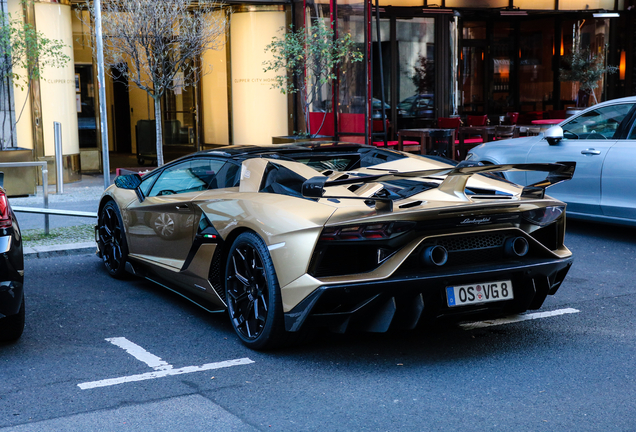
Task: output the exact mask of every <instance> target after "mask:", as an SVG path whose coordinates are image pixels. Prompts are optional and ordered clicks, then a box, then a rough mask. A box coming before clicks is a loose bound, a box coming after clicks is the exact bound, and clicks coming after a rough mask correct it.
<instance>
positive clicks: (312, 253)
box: [96, 143, 574, 349]
mask: <svg viewBox="0 0 636 432" xmlns="http://www.w3.org/2000/svg"><path fill="white" fill-rule="evenodd" d="M511 170H513V171H516V170H531V171H544V172H545V173H546V174H545V175H546V179H545V180H544V181H541V182H538V183H535V184H532V185H529V186H525V187H522V186H518V185H515V184H513V183H510V182H508V181H506V180H503V179H502V178H501V176H500V175H499V176H498V175H495V174H492V173H496V172H506V171H511ZM573 173H574V164H573V163H571V162H561V163H554V164H519V165H487V166H484V165H481V164H478V163H470V162H462V163H459V164H455V163H454V162H452V161H447V160H444V159H441V158H434V157H425V156H416V155H412V154H408V153H401V152H397V151H393V150H387V149H381V148H376V147H369V146H363V145H357V144H344V143H339V144H338V143H322V144H313V145H307V146H298V145H293V146H289V145H286V146H263V147H256V146H230V147H223V148H222V150H215V151H203V152H199V153H195V154H192V155H189V156H186V157H183V158H181V159H178V160H176V161H174V162H172V163H169V164H167V165H164V166H162V167H160V168H157V169H156V170H154V171H151V172H150V173H148V174H146V175H144V176H143V177H141V176H139V175H138V174H129V175H124V176H119V177H117V179H116V180H115V184H114V185H113V186H111V187H109V188H108V189H107V190H106V191H105V192H104V195H103V197H102V199H101V202H100V205H99V219H98V224H97V226H96V240H97V244H98V255H99V256H101V258H102V259H103V262H104V265H105V267H106V269H107V271H108V272H109V273H110V274H111V275H112V276H114V277H120V276H122V275H124V274H125V273H126V272H130V273H133V274H135V275H138V276H141V277H144V278H147V279H149V280H151V281H154V282H157V283H159V284H161V285H162V286H164V287H166V288H168V289H171V290H173V291H175V292H178V293H179V294H181V295H182V296H185V297H187V298H189V299H190V300H192V301H193V302H195V303H197V304H199V305H200V306H202V307H204V308H206V309H207V310H209V311H223V310H227V311H228V314H229V317H230V320H231V322H232V325H233V327H234V329H235V330H236V334H237V335H238V337H239V338H240V339H241V341H242V342H243V343H244V344H245V345H247V346H249V347H251V348H254V349H266V348H272V347H275V346H279V345H281V344H284V343H288V342H289V341H290V340H291V339H293V338H294V335H295V334H298V332H299V331H300V330H302V329H304V328H305V327H306V326H320V327H327V328H330V329H332V330H334V331H338V332H344V331H348V330H366V331H372V332H383V331H387V330H388V329H389V328H405V329H411V328H414V327H415V326H417V325H418V323H420V322H424V321H428V320H431V319H438V318H440V319H446V318H448V319H452V320H467V319H483V318H492V317H494V316H498V315H502V314H508V313H519V312H523V311H526V310H528V309H538V308H539V307H541V305H542V303H543V301H544V300H545V298H546V296H547V295H548V294H554V293H555V292H556V291H557V289H558V288H559V286H560V285H561V283H562V281H563V279H564V277H565V275H566V273H567V272H568V270H569V268H570V266H571V265H572V254H571V252H570V251H569V250H568V249H567V248H566V247H565V246H564V244H563V239H564V231H565V205H564V204H563V203H562V202H560V201H557V200H554V199H552V198H550V197H549V196H547V195H545V189H546V187H548V186H551V185H552V184H556V183H559V182H561V181H566V180H569V179H570V178H571V177H572V175H573Z"/></svg>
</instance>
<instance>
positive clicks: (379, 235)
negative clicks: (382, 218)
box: [319, 222, 415, 241]
mask: <svg viewBox="0 0 636 432" xmlns="http://www.w3.org/2000/svg"><path fill="white" fill-rule="evenodd" d="M414 226H415V222H383V223H374V224H360V225H349V226H342V227H326V228H324V229H323V230H322V233H321V234H320V239H319V240H321V241H335V240H381V239H389V238H392V237H395V236H397V235H399V234H402V233H404V232H406V231H408V230H410V229H411V228H413V227H414Z"/></svg>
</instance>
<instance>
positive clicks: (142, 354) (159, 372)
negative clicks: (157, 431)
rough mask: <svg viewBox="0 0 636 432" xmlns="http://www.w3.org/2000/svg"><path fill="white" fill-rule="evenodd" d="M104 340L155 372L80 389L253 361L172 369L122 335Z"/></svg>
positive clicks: (242, 359) (106, 380)
mask: <svg viewBox="0 0 636 432" xmlns="http://www.w3.org/2000/svg"><path fill="white" fill-rule="evenodd" d="M106 340H107V341H108V342H110V343H112V344H113V345H116V346H118V347H120V348H122V349H124V350H125V351H126V352H127V353H128V354H130V355H132V356H133V357H135V358H136V359H137V360H140V361H142V362H144V363H146V364H147V365H148V366H150V367H151V368H153V369H154V370H155V372H147V373H143V374H137V375H129V376H125V377H119V378H108V379H103V380H99V381H91V382H85V383H82V384H78V385H77V386H78V387H79V388H81V389H82V390H87V389H92V388H97V387H108V386H113V385H117V384H123V383H127V382H134V381H145V380H149V379H155V378H163V377H167V376H171V375H182V374H187V373H192V372H202V371H207V370H212V369H221V368H226V367H231V366H241V365H248V364H251V363H254V361H252V360H250V359H249V358H247V357H245V358H240V359H236V360H226V361H222V362H216V363H206V364H204V365H202V366H186V367H182V368H179V369H174V368H173V367H172V365H171V364H168V363H167V362H165V361H163V360H161V358H159V357H157V356H156V355H154V354H151V353H149V352H148V351H146V350H145V349H143V348H142V347H140V346H139V345H137V344H136V343H133V342H131V341H129V340H128V339H126V338H124V337H115V338H106Z"/></svg>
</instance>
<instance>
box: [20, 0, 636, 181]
mask: <svg viewBox="0 0 636 432" xmlns="http://www.w3.org/2000/svg"><path fill="white" fill-rule="evenodd" d="M634 2H635V1H634V0H435V4H433V2H432V1H430V0H419V1H415V0H379V1H376V0H368V1H367V0H303V1H291V2H270V1H252V2H232V3H228V4H227V5H226V6H225V7H226V8H231V9H232V14H231V20H230V23H229V31H228V32H227V33H226V35H225V36H224V37H225V38H226V40H224V44H223V45H222V48H221V49H220V50H217V51H211V50H210V51H207V52H206V53H205V54H204V55H203V56H202V58H201V59H200V61H201V62H202V64H204V65H206V66H207V68H206V71H207V73H206V74H204V75H202V76H201V79H200V81H199V83H198V84H197V85H196V86H181V87H177V88H176V89H175V90H172V91H169V92H168V94H166V96H165V97H164V98H163V100H162V107H163V116H164V118H163V123H164V125H165V126H164V136H165V153H166V155H167V158H168V159H170V157H171V156H179V155H181V154H186V153H188V152H191V151H196V150H199V149H203V148H211V147H217V146H223V145H228V144H269V143H271V142H272V137H274V136H281V135H288V134H291V133H293V132H294V131H299V130H302V129H303V128H304V124H303V122H304V120H303V115H302V113H301V110H300V104H299V102H298V100H297V99H296V98H294V97H291V96H289V95H283V94H282V93H281V92H280V91H279V90H277V89H275V88H272V81H273V77H274V75H273V73H272V72H264V70H263V62H264V61H266V60H267V59H268V56H269V54H268V53H267V52H266V51H265V47H266V45H267V44H268V43H270V42H271V40H272V38H273V37H274V36H277V35H280V34H281V32H282V31H284V30H282V29H284V28H288V26H289V25H290V24H294V25H295V26H296V27H299V26H303V25H304V26H307V27H308V28H311V26H312V25H313V24H312V23H314V22H315V20H322V21H323V22H325V23H328V24H330V25H333V26H334V28H335V29H336V30H337V32H338V33H340V34H342V33H344V32H347V33H350V34H351V35H352V36H353V38H354V41H355V43H356V47H357V49H359V50H360V51H361V52H362V53H363V54H364V61H363V62H359V63H355V64H348V63H346V64H345V65H344V66H343V67H342V68H341V70H340V71H339V72H338V77H339V78H338V79H337V80H336V81H334V82H333V83H332V85H330V86H327V87H325V90H324V91H323V93H322V94H321V97H320V98H319V100H317V101H315V102H314V103H313V104H312V106H311V111H312V112H315V113H327V117H326V118H327V119H328V122H331V123H332V124H331V126H330V128H331V129H330V134H333V135H334V136H335V137H336V139H341V140H349V141H351V140H353V141H358V142H368V141H369V140H370V139H371V134H372V131H373V119H374V118H375V119H382V118H386V119H387V120H388V124H389V125H390V128H389V129H388V133H389V134H395V131H397V130H399V129H402V128H412V127H425V126H430V125H432V124H433V123H434V122H435V120H436V119H437V118H438V117H447V116H466V115H472V114H480V115H488V116H490V117H493V118H498V117H499V116H501V115H505V114H506V113H508V112H518V113H520V116H521V118H522V119H526V120H529V119H532V118H538V117H539V116H544V117H546V116H557V118H558V116H561V115H564V112H565V110H566V109H569V108H573V107H577V106H578V107H582V106H588V105H590V104H591V103H592V99H593V98H591V97H590V96H589V95H585V94H584V93H583V92H581V91H579V90H580V89H579V87H578V85H577V84H576V83H572V82H562V81H560V80H559V69H560V68H563V67H567V64H565V60H564V59H565V57H566V56H567V54H568V53H570V52H571V51H572V50H573V49H574V48H575V46H576V44H579V46H580V47H583V48H587V49H590V51H591V52H593V53H596V54H603V55H605V57H606V59H607V63H608V64H612V65H616V66H619V72H618V73H616V74H611V75H607V76H606V78H605V79H604V80H603V82H601V83H600V86H599V88H598V89H597V91H596V92H595V95H594V96H595V97H596V99H597V100H599V101H600V100H605V99H609V98H616V97H621V96H627V95H631V94H634V91H635V90H636V80H635V78H636V65H634V45H633V40H634V39H635V38H634V36H636V34H634V33H635V32H636V26H634V25H633V24H634V16H635V13H636V11H635V10H634V9H635V8H634ZM82 4H83V2H80V1H77V2H76V1H75V0H36V1H35V2H34V3H33V4H31V5H29V6H23V5H21V4H20V2H19V1H18V0H7V7H8V9H9V10H10V11H14V12H15V13H21V14H22V15H23V16H24V19H25V20H27V21H29V22H32V23H33V24H34V25H35V26H36V27H37V29H38V30H39V31H42V32H44V33H46V34H47V36H49V37H52V38H59V39H62V40H63V41H64V42H65V43H66V44H67V45H68V46H69V54H70V55H72V58H73V61H72V64H70V65H69V66H68V67H67V68H66V69H64V70H51V71H45V73H44V77H43V78H42V79H41V80H40V82H38V83H36V85H34V86H33V91H32V92H30V93H29V94H28V95H26V94H24V93H23V92H19V91H14V93H15V97H14V101H13V102H12V103H14V104H15V106H22V105H21V104H22V103H24V102H26V105H27V108H26V109H27V112H29V113H31V114H30V115H27V116H23V118H22V119H20V122H19V124H18V127H17V140H16V141H17V142H16V143H15V144H14V145H17V146H20V147H24V148H30V149H33V153H34V158H35V159H37V158H39V159H51V158H52V157H53V155H54V153H53V152H54V150H53V122H55V121H59V122H61V123H62V131H63V147H64V157H65V171H66V173H65V176H66V178H67V179H68V181H72V180H73V179H75V178H77V177H78V175H79V174H80V173H81V172H82V171H84V172H91V171H100V170H101V145H102V144H101V138H100V136H101V134H100V131H99V125H100V121H99V101H98V93H99V92H98V83H97V69H96V64H95V62H94V60H93V56H92V50H91V46H90V43H91V36H90V28H89V26H87V25H86V24H85V22H88V21H89V17H88V16H87V12H86V11H82V10H81V6H82ZM82 14H84V17H83V18H82V19H81V17H82ZM103 19H108V17H104V18H103ZM105 89H106V106H107V111H108V113H107V114H108V116H107V118H108V137H109V138H108V140H109V143H108V148H109V149H110V151H114V152H120V153H125V154H134V155H137V156H138V158H139V160H140V161H142V160H144V162H145V161H146V160H150V162H152V158H153V154H152V153H153V150H152V149H153V147H154V122H153V120H154V109H153V103H152V99H150V97H149V96H148V95H147V94H146V93H145V92H144V91H142V90H139V89H137V88H135V87H134V86H132V85H131V86H128V83H126V82H123V81H122V80H121V79H120V80H113V79H111V78H107V79H106V82H105ZM334 114H335V115H334ZM312 129H313V127H312Z"/></svg>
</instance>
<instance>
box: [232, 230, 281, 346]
mask: <svg viewBox="0 0 636 432" xmlns="http://www.w3.org/2000/svg"><path fill="white" fill-rule="evenodd" d="M225 275H226V282H225V294H226V297H225V298H226V300H227V306H228V312H229V315H230V321H231V322H232V326H233V327H234V330H235V331H236V334H237V335H238V337H239V338H240V339H241V341H242V342H243V344H245V345H246V346H248V347H249V348H252V349H270V348H275V347H278V346H280V345H282V343H283V339H284V338H285V336H286V332H285V328H284V324H283V311H282V302H281V295H280V288H279V286H278V279H277V278H276V272H275V270H274V264H273V262H272V259H271V257H270V255H269V251H268V250H267V246H266V245H265V242H264V241H263V240H262V239H261V238H260V237H259V236H258V235H256V234H255V233H253V232H245V233H242V234H240V235H239V236H238V237H237V238H236V240H235V241H234V243H233V244H232V247H231V248H230V252H229V255H228V260H227V264H226V267H225Z"/></svg>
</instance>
